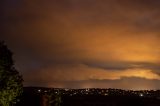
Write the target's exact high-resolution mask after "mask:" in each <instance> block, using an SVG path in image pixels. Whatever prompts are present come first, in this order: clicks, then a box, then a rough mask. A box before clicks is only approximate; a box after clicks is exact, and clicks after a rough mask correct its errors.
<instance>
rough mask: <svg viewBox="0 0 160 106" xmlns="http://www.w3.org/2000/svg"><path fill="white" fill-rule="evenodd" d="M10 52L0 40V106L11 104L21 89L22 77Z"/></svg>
mask: <svg viewBox="0 0 160 106" xmlns="http://www.w3.org/2000/svg"><path fill="white" fill-rule="evenodd" d="M13 65H14V62H13V60H12V52H11V51H10V50H9V49H8V48H7V46H6V45H5V44H4V42H1V41H0V106H13V105H14V104H15V103H16V102H17V101H18V97H19V96H20V95H21V94H22V91H23V84H22V82H23V79H22V76H20V75H19V73H18V71H17V70H16V69H15V68H14V66H13Z"/></svg>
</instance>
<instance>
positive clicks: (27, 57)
mask: <svg viewBox="0 0 160 106" xmlns="http://www.w3.org/2000/svg"><path fill="white" fill-rule="evenodd" d="M159 5H160V1H159V0H48V1H45V0H14V1H13V0H5V1H0V7H1V8H0V11H1V15H0V22H1V25H0V28H1V31H0V32H1V37H0V39H1V40H4V41H5V42H6V44H7V45H8V47H9V48H10V49H11V51H12V52H13V53H14V55H13V56H14V57H13V58H14V60H15V64H16V65H15V67H16V68H17V69H18V70H19V72H20V73H21V74H22V75H23V78H24V86H41V87H58V88H59V87H60V88H120V89H135V90H136V89H138V90H140V89H160V46H159V45H160V42H159V41H160V30H159V29H160V6H159Z"/></svg>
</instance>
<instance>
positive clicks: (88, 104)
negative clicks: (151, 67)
mask: <svg viewBox="0 0 160 106" xmlns="http://www.w3.org/2000/svg"><path fill="white" fill-rule="evenodd" d="M57 94H58V96H55V95H57ZM49 97H50V98H49ZM57 98H60V100H59V101H56V99H57ZM56 102H57V103H58V104H56ZM159 104H160V90H141V91H132V90H121V89H98V88H97V89H94V88H90V89H89V88H88V89H58V88H40V87H25V88H24V93H23V96H22V100H21V102H19V103H18V104H17V106H159Z"/></svg>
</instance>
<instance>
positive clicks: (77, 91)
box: [37, 88, 160, 97]
mask: <svg viewBox="0 0 160 106" xmlns="http://www.w3.org/2000/svg"><path fill="white" fill-rule="evenodd" d="M37 91H38V93H51V92H52V93H55V94H58V93H60V94H62V95H69V96H74V95H103V96H109V95H137V96H140V97H144V96H153V95H154V94H156V93H155V92H158V91H153V90H151V91H149V90H143V91H133V90H120V89H89V88H87V89H58V88H57V89H38V90H37ZM159 94H160V91H159Z"/></svg>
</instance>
